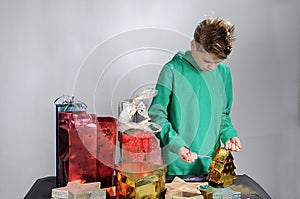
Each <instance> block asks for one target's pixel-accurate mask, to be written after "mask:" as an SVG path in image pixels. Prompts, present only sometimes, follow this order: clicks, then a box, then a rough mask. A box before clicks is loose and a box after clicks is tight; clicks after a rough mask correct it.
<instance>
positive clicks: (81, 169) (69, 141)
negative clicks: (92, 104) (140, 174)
mask: <svg viewBox="0 0 300 199" xmlns="http://www.w3.org/2000/svg"><path fill="white" fill-rule="evenodd" d="M69 101H70V100H69ZM78 104H80V103H79V102H78V101H77V102H76V105H74V104H72V103H71V102H70V103H63V104H60V105H61V106H59V104H57V105H56V106H57V107H58V106H59V107H63V105H64V106H66V107H67V108H66V107H65V108H64V109H62V108H61V109H59V108H57V109H56V110H57V117H58V118H57V137H56V142H57V149H56V151H57V163H56V164H57V170H56V173H57V175H56V177H57V186H58V187H60V186H65V185H66V184H67V183H68V182H74V181H78V182H82V183H84V182H95V181H100V182H101V183H102V186H103V187H109V186H112V184H113V175H114V163H115V146H116V131H117V122H116V119H114V118H112V117H97V116H96V115H95V114H87V113H86V111H85V110H80V109H76V111H74V109H73V108H74V107H83V106H78ZM70 107H73V108H72V109H69V108H70ZM71 110H73V111H71ZM58 111H60V112H58Z"/></svg>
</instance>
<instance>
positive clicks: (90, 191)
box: [51, 182, 106, 199]
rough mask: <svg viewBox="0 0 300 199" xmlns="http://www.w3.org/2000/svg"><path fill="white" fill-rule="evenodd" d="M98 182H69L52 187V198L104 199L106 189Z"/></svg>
mask: <svg viewBox="0 0 300 199" xmlns="http://www.w3.org/2000/svg"><path fill="white" fill-rule="evenodd" d="M100 186H101V183H100V182H93V183H86V184H81V183H78V182H69V183H68V184H67V186H65V187H60V188H54V189H52V193H51V197H52V199H105V198H106V191H105V190H102V189H100Z"/></svg>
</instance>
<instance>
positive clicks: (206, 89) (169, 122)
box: [149, 18, 241, 175]
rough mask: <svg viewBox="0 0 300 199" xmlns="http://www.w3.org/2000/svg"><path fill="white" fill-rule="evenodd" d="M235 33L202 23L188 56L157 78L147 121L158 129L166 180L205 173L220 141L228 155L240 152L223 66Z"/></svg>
mask: <svg viewBox="0 0 300 199" xmlns="http://www.w3.org/2000/svg"><path fill="white" fill-rule="evenodd" d="M233 32H234V26H233V25H231V24H230V23H229V22H228V21H226V20H223V19H220V18H215V19H210V18H207V19H205V20H203V21H202V22H201V23H200V24H199V25H198V26H197V27H196V29H195V32H194V39H193V40H192V41H191V50H187V51H185V52H178V53H177V54H176V55H175V56H174V57H173V58H172V60H171V61H169V62H168V63H167V64H166V65H165V66H164V67H163V68H162V70H161V72H160V75H159V78H158V82H157V84H156V89H157V90H158V94H157V95H156V96H155V98H154V99H153V101H152V104H151V106H150V108H149V115H150V117H151V119H152V121H153V122H155V123H158V124H160V125H161V126H162V131H161V132H160V133H159V134H158V135H157V136H158V138H159V139H160V142H161V147H162V156H163V160H164V163H165V164H167V165H168V171H167V174H168V175H200V174H202V173H206V172H209V170H208V169H209V165H210V163H211V158H210V157H209V156H212V154H213V152H214V150H215V149H216V147H217V146H220V144H221V141H222V142H223V143H224V145H225V148H227V149H230V150H232V151H239V150H240V149H241V142H240V139H239V138H238V134H237V132H236V130H235V129H234V127H233V126H232V123H231V119H230V109H231V104H232V80H231V73H230V69H229V67H228V66H226V65H225V64H224V63H223V62H222V61H223V60H224V59H226V58H227V56H228V55H229V54H230V53H231V50H232V42H233V40H234V36H233Z"/></svg>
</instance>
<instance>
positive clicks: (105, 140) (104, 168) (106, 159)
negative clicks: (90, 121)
mask: <svg viewBox="0 0 300 199" xmlns="http://www.w3.org/2000/svg"><path fill="white" fill-rule="evenodd" d="M116 132H117V121H116V119H115V118H113V117H97V143H98V145H97V156H96V157H97V172H96V179H97V180H98V181H100V182H101V187H111V186H112V185H113V179H112V177H113V175H114V166H115V151H116Z"/></svg>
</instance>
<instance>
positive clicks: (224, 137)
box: [220, 69, 238, 144]
mask: <svg viewBox="0 0 300 199" xmlns="http://www.w3.org/2000/svg"><path fill="white" fill-rule="evenodd" d="M224 84H225V93H226V106H225V109H224V111H223V124H222V128H221V137H220V138H221V141H222V142H223V144H225V143H226V142H227V141H228V140H229V139H230V138H233V137H238V133H237V131H236V130H235V128H234V127H233V125H232V122H231V118H230V112H231V105H232V79H231V72H230V70H229V69H228V74H227V76H226V78H225V81H224Z"/></svg>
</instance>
